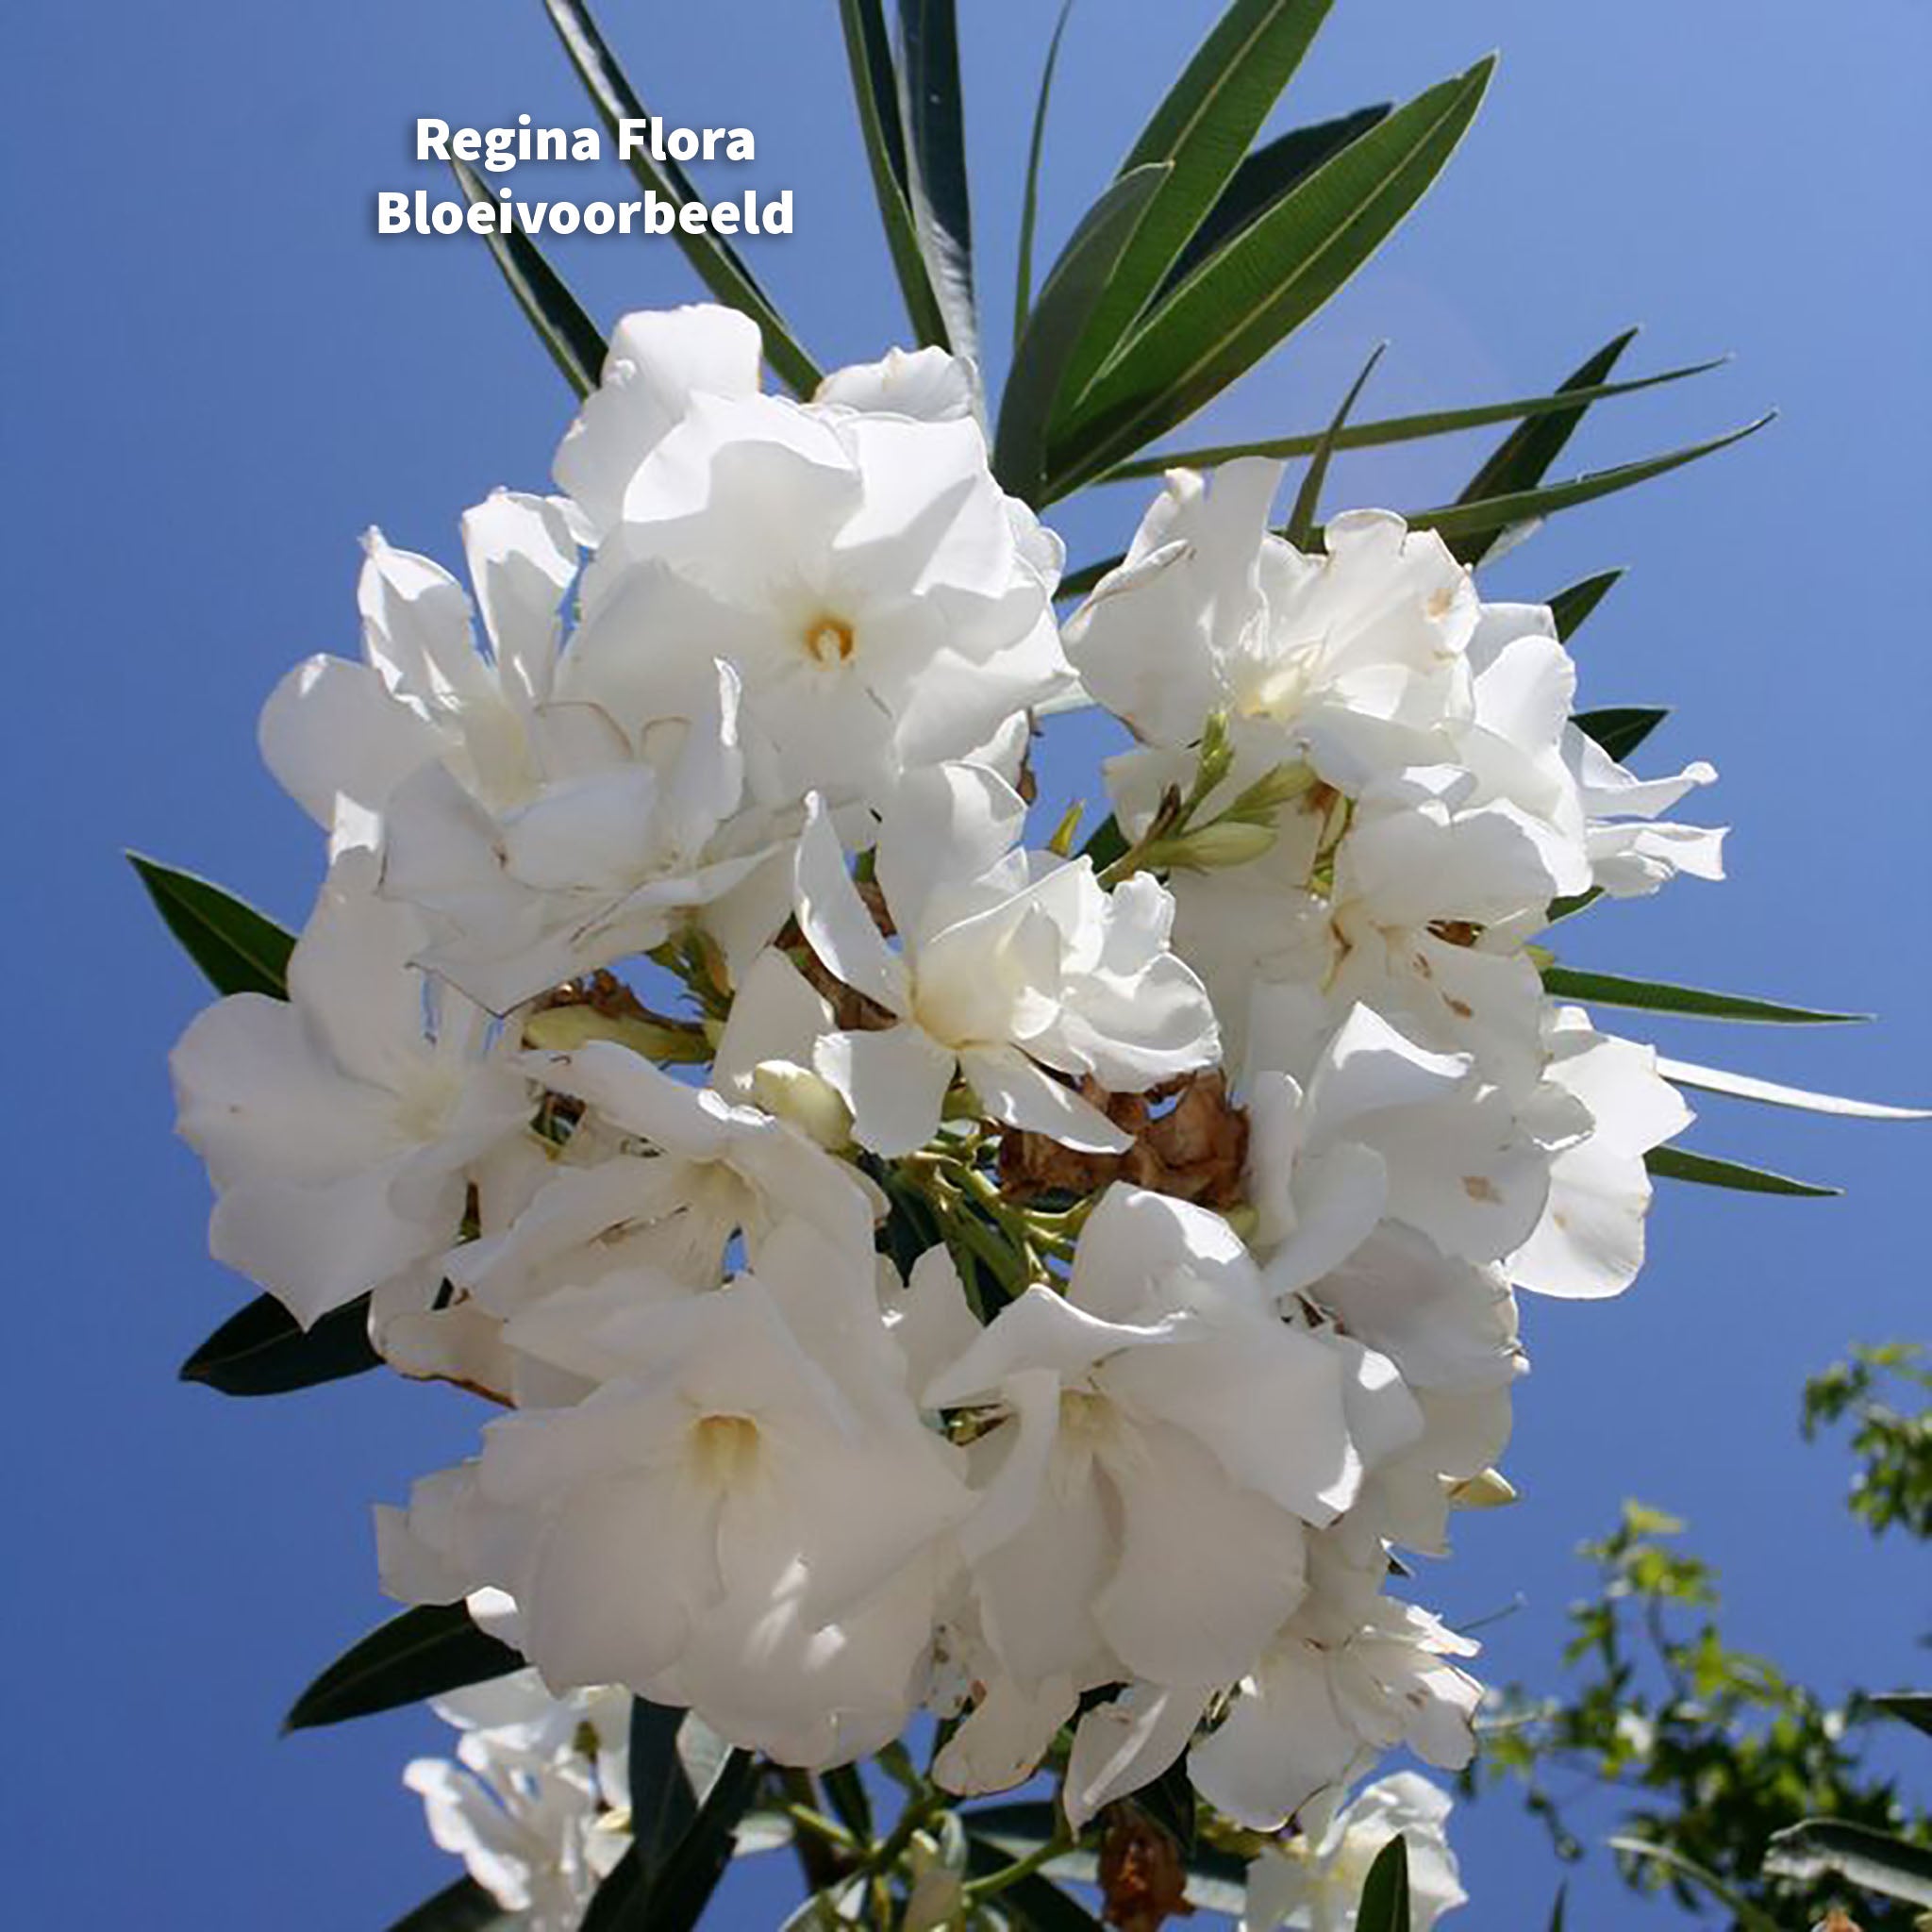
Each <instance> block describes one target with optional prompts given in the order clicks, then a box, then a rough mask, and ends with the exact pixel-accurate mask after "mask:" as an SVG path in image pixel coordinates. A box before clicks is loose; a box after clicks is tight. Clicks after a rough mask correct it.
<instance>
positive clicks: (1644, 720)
mask: <svg viewBox="0 0 1932 1932" xmlns="http://www.w3.org/2000/svg"><path fill="white" fill-rule="evenodd" d="M1670 715H1671V714H1670V712H1669V711H1668V710H1660V709H1658V708H1657V707H1656V706H1654V705H1611V706H1607V707H1606V708H1604V709H1603V710H1601V711H1578V712H1577V713H1576V715H1575V716H1574V718H1572V719H1571V721H1570V722H1571V724H1574V725H1575V726H1576V728H1577V730H1579V731H1580V732H1582V733H1583V735H1584V736H1585V737H1586V738H1593V739H1595V740H1596V741H1597V742H1598V743H1599V744H1600V745H1602V746H1603V748H1604V750H1605V751H1607V753H1609V755H1610V757H1612V758H1615V759H1616V761H1617V762H1618V763H1619V764H1620V765H1621V764H1622V763H1623V762H1624V759H1625V758H1628V757H1629V756H1630V754H1631V753H1632V752H1633V751H1635V750H1636V749H1637V747H1638V746H1639V745H1641V743H1642V742H1643V741H1644V740H1645V739H1646V738H1648V737H1649V736H1650V734H1651V733H1652V732H1653V731H1655V730H1656V729H1657V726H1658V725H1659V724H1662V723H1663V722H1664V720H1665V719H1666V718H1668V717H1669V716H1670Z"/></svg>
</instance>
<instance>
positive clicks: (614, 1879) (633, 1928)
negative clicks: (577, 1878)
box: [579, 1750, 758, 1932]
mask: <svg viewBox="0 0 1932 1932" xmlns="http://www.w3.org/2000/svg"><path fill="white" fill-rule="evenodd" d="M757 1790H758V1758H757V1757H754V1756H753V1755H752V1753H750V1752H749V1751H738V1750H734V1751H732V1752H731V1753H730V1754H729V1755H728V1756H727V1757H726V1758H725V1759H724V1765H723V1767H722V1768H721V1770H720V1771H719V1773H718V1775H717V1776H716V1778H714V1779H713V1780H712V1783H711V1788H710V1790H708V1791H707V1792H706V1793H705V1796H704V1801H703V1802H702V1803H701V1804H700V1805H699V1806H698V1808H697V1815H696V1817H694V1818H693V1819H692V1820H691V1826H690V1828H689V1829H688V1830H687V1831H686V1832H685V1834H684V1836H683V1837H682V1838H680V1839H679V1840H677V1842H676V1844H675V1845H674V1846H673V1847H672V1848H671V1850H670V1852H669V1853H668V1854H667V1855H666V1857H665V1858H664V1861H663V1863H662V1864H661V1865H660V1866H659V1867H658V1870H657V1871H656V1872H655V1873H647V1872H645V1870H644V1869H643V1865H642V1861H641V1859H640V1857H639V1856H638V1848H637V1846H636V1845H635V1844H633V1845H632V1846H631V1847H630V1849H629V1850H628V1851H627V1852H625V1855H624V1857H622V1858H621V1859H619V1861H618V1862H617V1864H616V1865H615V1866H614V1867H613V1868H612V1870H611V1872H610V1874H609V1875H608V1877H607V1878H606V1879H605V1880H604V1882H603V1884H602V1885H600V1886H599V1887H598V1888H597V1895H596V1896H595V1897H594V1898H593V1899H592V1900H591V1904H590V1908H589V1909H588V1910H587V1911H586V1912H585V1914H584V1919H583V1924H582V1926H581V1927H580V1928H579V1932H691V1928H692V1927H693V1926H695V1925H696V1924H697V1923H698V1920H699V1918H700V1917H701V1916H702V1915H703V1913H704V1909H705V1907H706V1905H707V1903H708V1901H709V1899H710V1896H711V1894H712V1893H713V1892H714V1891H716V1890H717V1889H718V1881H719V1880H720V1879H721V1878H723V1877H724V1872H725V1868H726V1867H727V1866H728V1865H729V1864H730V1863H731V1834H732V1830H733V1827H734V1826H735V1825H736V1824H738V1821H739V1820H740V1819H741V1818H742V1817H743V1816H744V1813H745V1810H746V1809H747V1807H749V1806H750V1804H751V1801H752V1797H753V1795H754V1793H755V1792H756V1791H757Z"/></svg>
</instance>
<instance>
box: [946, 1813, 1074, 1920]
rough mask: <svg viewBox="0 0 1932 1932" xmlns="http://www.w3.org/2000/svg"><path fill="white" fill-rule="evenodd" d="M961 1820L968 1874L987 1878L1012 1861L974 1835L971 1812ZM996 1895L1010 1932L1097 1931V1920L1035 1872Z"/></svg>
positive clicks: (1004, 1851)
mask: <svg viewBox="0 0 1932 1932" xmlns="http://www.w3.org/2000/svg"><path fill="white" fill-rule="evenodd" d="M963 1823H964V1824H965V1825H966V1827H967V1835H966V1870H967V1872H968V1874H970V1875H971V1876H972V1877H974V1878H990V1877H991V1876H992V1875H993V1874H995V1873H997V1872H1003V1871H1005V1870H1006V1868H1007V1867H1008V1865H1009V1864H1011V1863H1013V1862H1014V1859H1015V1856H1016V1855H1015V1854H1013V1853H1011V1852H1009V1851H1008V1850H1007V1849H1006V1848H1005V1847H1004V1846H1000V1845H995V1844H992V1843H990V1842H989V1841H988V1840H985V1839H982V1838H978V1837H975V1836H974V1831H973V1816H972V1814H971V1813H968V1814H967V1816H966V1817H965V1819H964V1820H963ZM1027 1849H1028V1850H1031V1849H1032V1847H1031V1846H1028V1848H1027ZM1017 1856H1019V1857H1024V1856H1025V1854H1024V1853H1020V1854H1018V1855H1017ZM996 1896H997V1898H998V1901H999V1910H1000V1913H1001V1916H1002V1917H1004V1918H1005V1919H1006V1920H1007V1922H1008V1924H1009V1925H1011V1926H1012V1927H1013V1932H1099V1927H1100V1921H1099V1920H1098V1919H1096V1918H1094V1917H1093V1915H1092V1914H1091V1912H1089V1911H1088V1909H1087V1908H1086V1907H1084V1906H1083V1905H1081V1904H1080V1903H1079V1902H1078V1901H1077V1900H1075V1899H1072V1898H1069V1897H1068V1896H1067V1894H1066V1893H1065V1892H1064V1891H1062V1890H1060V1889H1059V1887H1058V1885H1056V1884H1054V1882H1053V1881H1052V1880H1051V1879H1049V1878H1045V1877H1042V1876H1041V1874H1039V1873H1037V1872H1035V1873H1030V1874H1028V1875H1027V1876H1026V1877H1024V1878H1021V1879H1017V1880H1015V1881H1014V1883H1012V1884H1011V1885H1008V1886H1003V1887H1002V1888H1001V1890H999V1892H998V1893H997V1894H996Z"/></svg>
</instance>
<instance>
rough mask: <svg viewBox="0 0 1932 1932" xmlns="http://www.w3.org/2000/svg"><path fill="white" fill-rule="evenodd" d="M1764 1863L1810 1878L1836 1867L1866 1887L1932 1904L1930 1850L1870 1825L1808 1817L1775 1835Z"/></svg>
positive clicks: (1861, 1887)
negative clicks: (1874, 1828)
mask: <svg viewBox="0 0 1932 1932" xmlns="http://www.w3.org/2000/svg"><path fill="white" fill-rule="evenodd" d="M1764 1869H1765V1870H1766V1871H1767V1872H1769V1873H1771V1874H1774V1875H1775V1876H1777V1877H1780V1878H1795V1879H1798V1880H1800V1881H1801V1882H1810V1881H1815V1880H1817V1879H1820V1878H1823V1877H1824V1875H1825V1874H1827V1873H1831V1872H1835V1873H1837V1874H1838V1875H1839V1876H1840V1878H1845V1879H1849V1880H1850V1881H1851V1883H1852V1884H1854V1885H1856V1886H1857V1887H1858V1889H1859V1890H1862V1891H1875V1892H1877V1893H1878V1894H1879V1895H1880V1897H1882V1898H1897V1899H1903V1900H1905V1902H1906V1903H1907V1905H1913V1906H1932V1851H1928V1850H1927V1849H1926V1848H1925V1847H1924V1845H1915V1844H1913V1843H1911V1842H1910V1841H1909V1840H1906V1839H1902V1838H1894V1837H1893V1836H1892V1835H1891V1834H1890V1832H1885V1831H1874V1830H1873V1829H1872V1828H1871V1827H1870V1826H1869V1825H1864V1824H1845V1823H1843V1822H1842V1821H1841V1820H1839V1819H1836V1818H1807V1819H1805V1820H1803V1821H1802V1822H1801V1823H1799V1824H1793V1825H1790V1826H1788V1827H1787V1828H1786V1829H1785V1830H1783V1831H1774V1832H1773V1833H1772V1835H1771V1849H1770V1851H1769V1852H1768V1853H1767V1854H1766V1855H1765V1859H1764Z"/></svg>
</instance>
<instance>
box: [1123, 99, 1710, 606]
mask: <svg viewBox="0 0 1932 1932" xmlns="http://www.w3.org/2000/svg"><path fill="white" fill-rule="evenodd" d="M1372 125H1373V124H1372ZM1725 359H1726V358H1724V357H1719V358H1716V360H1714V361H1709V362H1692V363H1690V364H1688V365H1687V366H1686V367H1684V368H1682V369H1666V370H1664V371H1662V372H1661V373H1660V374H1658V375H1640V376H1636V377H1633V378H1632V379H1631V380H1629V381H1627V382H1605V383H1599V384H1598V385H1597V386H1596V387H1595V388H1594V389H1590V390H1578V391H1575V392H1574V394H1565V395H1547V396H1518V397H1516V398H1515V399H1514V400H1512V401H1510V402H1507V403H1477V404H1474V405H1473V406H1471V407H1469V408H1460V409H1431V410H1427V411H1425V412H1424V413H1423V414H1421V415H1414V416H1384V417H1382V418H1380V419H1378V420H1376V421H1374V422H1370V423H1351V424H1350V425H1348V427H1347V428H1346V429H1344V430H1343V431H1342V432H1341V435H1340V436H1338V437H1337V438H1336V439H1335V447H1336V448H1337V449H1378V448H1381V447H1383V446H1384V445H1386V444H1389V443H1397V442H1421V441H1425V440H1426V439H1428V438H1429V437H1432V436H1454V435H1456V434H1457V433H1458V432H1460V431H1463V430H1468V429H1480V428H1483V427H1484V426H1486V425H1489V424H1491V423H1514V422H1519V421H1523V420H1524V419H1526V418H1531V417H1537V416H1543V415H1548V414H1550V413H1552V412H1553V411H1556V410H1558V409H1571V408H1575V406H1576V405H1577V404H1578V403H1579V402H1587V403H1600V402H1605V401H1607V400H1608V399H1609V398H1610V397H1612V396H1627V395H1635V394H1636V393H1637V391H1639V390H1645V389H1656V388H1657V387H1658V386H1659V385H1660V384H1662V383H1666V382H1682V381H1683V380H1684V379H1685V378H1686V377H1687V376H1691V375H1705V374H1706V373H1707V371H1709V370H1712V369H1717V368H1721V367H1722V366H1723V364H1724V361H1725ZM1320 441H1322V431H1320V430H1304V431H1302V432H1300V433H1299V434H1297V435H1294V436H1274V437H1266V438H1263V439H1262V440H1261V441H1258V442H1222V443H1212V444H1209V445H1208V446H1206V447H1203V448H1199V449H1177V450H1169V451H1166V452H1164V453H1163V454H1162V455H1160V456H1154V457H1137V458H1134V460H1133V461H1132V462H1127V463H1116V464H1115V465H1114V467H1113V468H1112V469H1110V470H1109V471H1108V473H1107V475H1106V476H1105V477H1103V478H1102V479H1101V480H1102V481H1103V482H1108V483H1117V482H1120V481H1122V480H1123V479H1124V478H1125V477H1129V476H1158V475H1160V474H1161V473H1162V472H1163V471H1166V470H1171V469H1174V467H1175V466H1176V465H1178V466H1179V467H1181V468H1183V469H1189V470H1211V469H1213V468H1214V467H1215V466H1216V465H1217V464H1219V463H1227V462H1232V461H1233V460H1234V459H1235V458H1237V457H1305V456H1307V455H1308V454H1309V453H1310V452H1311V451H1312V450H1313V449H1314V448H1315V446H1316V445H1317V444H1318V443H1319V442H1320ZM1618 575H1621V573H1619V572H1616V571H1612V572H1610V573H1609V576H1610V578H1611V581H1613V582H1614V581H1615V579H1616V577H1617V576H1618ZM1591 581H1592V582H1594V581H1595V579H1593V578H1592V579H1591ZM1605 588H1606V589H1607V588H1608V586H1606V587H1605Z"/></svg>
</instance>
